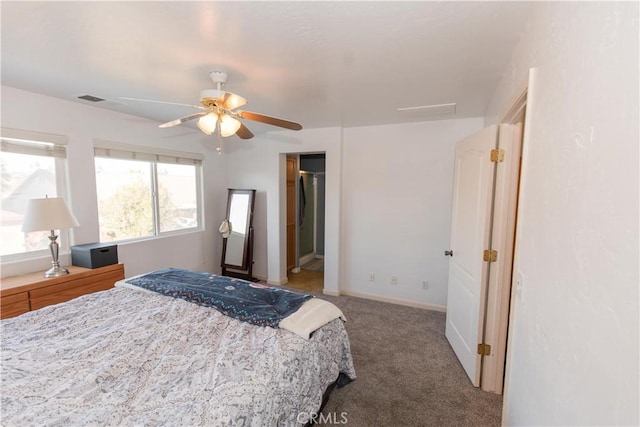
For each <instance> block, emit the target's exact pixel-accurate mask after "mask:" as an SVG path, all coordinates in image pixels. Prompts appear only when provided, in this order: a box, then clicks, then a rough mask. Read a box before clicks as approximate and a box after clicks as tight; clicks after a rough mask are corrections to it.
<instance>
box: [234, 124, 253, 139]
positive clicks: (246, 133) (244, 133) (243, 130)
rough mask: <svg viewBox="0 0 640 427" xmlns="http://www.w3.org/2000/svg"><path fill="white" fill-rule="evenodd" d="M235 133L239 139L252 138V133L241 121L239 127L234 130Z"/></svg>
mask: <svg viewBox="0 0 640 427" xmlns="http://www.w3.org/2000/svg"><path fill="white" fill-rule="evenodd" d="M236 135H238V137H239V138H240V139H251V138H253V133H252V132H251V131H250V130H249V129H248V128H247V127H246V126H245V125H243V124H242V123H240V128H239V129H238V130H237V131H236Z"/></svg>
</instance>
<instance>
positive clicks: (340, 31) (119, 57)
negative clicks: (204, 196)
mask: <svg viewBox="0 0 640 427" xmlns="http://www.w3.org/2000/svg"><path fill="white" fill-rule="evenodd" d="M530 8H531V3H524V2H305V1H301V2H239V1H234V2H9V1H2V2H1V19H2V29H1V36H2V39H1V40H2V64H1V66H2V84H3V85H7V86H12V87H16V88H20V89H24V90H28V91H32V92H38V93H42V94H46V95H50V96H54V97H58V98H62V99H67V100H75V101H77V102H83V103H86V102H85V101H80V100H77V99H76V97H77V96H79V95H85V94H90V95H94V96H98V97H101V98H105V99H107V100H108V102H105V103H102V104H92V105H96V106H102V107H103V108H109V109H112V110H116V111H121V112H125V113H129V114H133V115H137V116H141V117H146V118H150V119H153V120H157V121H158V122H165V121H168V120H172V119H175V118H177V117H181V116H184V115H187V114H191V113H193V112H194V110H191V109H190V108H188V107H180V106H168V105H160V104H152V103H143V102H133V101H124V100H122V99H119V98H120V97H135V98H145V99H152V100H160V101H170V102H177V103H186V104H197V103H198V101H199V93H200V91H201V90H203V89H210V88H213V87H214V85H213V83H212V81H211V80H210V78H209V75H208V73H209V71H211V70H221V71H225V72H227V73H228V75H229V78H228V81H227V84H226V86H225V87H224V88H225V89H226V90H228V91H230V92H234V93H237V94H239V95H241V96H243V97H245V98H247V99H248V101H249V104H248V105H246V106H245V107H243V109H246V110H250V111H256V112H260V113H264V114H268V115H273V116H276V117H283V118H286V119H290V120H294V121H298V122H300V123H302V124H303V126H304V127H306V128H315V127H326V126H344V127H351V126H365V125H376V124H387V123H402V122H410V121H419V120H429V119H440V118H462V117H477V116H482V115H483V114H484V110H485V108H486V106H487V104H488V102H489V101H490V96H491V95H492V94H493V92H494V90H495V88H496V85H497V83H498V82H499V80H500V78H501V76H502V75H503V73H504V72H505V67H506V64H507V62H508V60H509V58H510V56H511V53H512V51H513V48H514V47H515V44H516V43H517V41H518V40H519V38H520V34H521V32H522V30H523V28H524V27H525V23H526V20H527V17H528V14H529V11H530ZM444 103H456V104H457V112H456V114H455V115H447V116H428V115H426V114H417V113H412V114H406V113H404V114H403V113H399V112H398V111H397V108H399V107H412V106H422V105H432V104H444ZM5 108H7V106H5ZM245 124H246V125H247V126H248V127H249V128H250V129H251V130H252V131H253V132H254V133H259V132H262V131H265V130H268V129H271V130H273V129H274V128H271V127H269V126H266V125H262V124H258V123H255V122H245Z"/></svg>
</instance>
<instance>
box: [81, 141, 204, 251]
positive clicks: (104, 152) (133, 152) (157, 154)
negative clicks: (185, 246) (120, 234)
mask: <svg viewBox="0 0 640 427" xmlns="http://www.w3.org/2000/svg"><path fill="white" fill-rule="evenodd" d="M93 147H94V148H93V151H94V154H93V158H94V164H95V159H96V158H103V159H116V160H137V161H141V162H147V163H148V165H149V167H150V175H151V207H152V220H153V234H152V235H150V236H144V237H132V238H127V239H119V240H112V241H109V242H102V240H100V241H101V243H118V244H120V243H133V242H140V241H145V240H153V239H160V238H165V237H170V236H177V235H183V234H189V233H193V232H200V231H203V230H204V194H203V182H202V180H203V171H202V162H203V160H204V156H203V155H202V154H199V153H190V152H185V151H174V150H167V149H163V148H157V147H147V146H138V145H131V144H123V143H119V142H112V141H105V140H100V139H94V141H93ZM158 164H182V165H192V166H193V167H194V170H195V194H196V221H197V225H196V226H194V227H188V228H181V229H178V230H171V231H161V230H160V200H159V197H158V195H159V193H158V189H159V187H158ZM96 182H97V180H96ZM96 195H97V188H96ZM99 217H100V211H99V210H98V218H99ZM98 234H99V235H100V222H99V221H98Z"/></svg>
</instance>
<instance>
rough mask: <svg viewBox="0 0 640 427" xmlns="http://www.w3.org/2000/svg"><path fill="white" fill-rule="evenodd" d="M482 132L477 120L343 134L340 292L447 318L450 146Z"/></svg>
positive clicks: (451, 147)
mask: <svg viewBox="0 0 640 427" xmlns="http://www.w3.org/2000/svg"><path fill="white" fill-rule="evenodd" d="M482 125H483V120H482V119H481V118H476V119H461V120H443V121H432V122H421V123H410V124H404V125H389V126H371V127H360V128H349V129H345V132H344V159H343V165H344V166H343V184H342V188H343V204H342V206H343V223H342V229H343V233H344V249H343V253H344V254H343V257H342V261H343V275H342V277H343V278H344V280H343V282H342V287H341V291H343V292H344V293H348V294H352V295H362V296H366V295H376V296H378V297H384V298H385V299H389V300H396V301H398V302H402V303H405V304H412V305H419V306H426V307H429V308H435V309H441V310H444V308H445V307H446V303H447V278H448V268H449V259H448V258H447V257H445V256H444V251H445V250H447V249H450V248H449V241H450V228H451V200H452V191H453V168H454V151H455V143H456V142H457V141H459V140H461V139H462V138H464V137H466V136H468V135H470V134H472V133H473V132H475V131H477V130H479V129H481V128H482ZM371 273H373V274H375V282H371V281H369V275H370V274H371ZM391 276H396V277H397V283H398V284H397V285H395V286H392V285H390V278H391ZM423 281H427V282H428V286H429V289H428V290H424V289H422V282H423Z"/></svg>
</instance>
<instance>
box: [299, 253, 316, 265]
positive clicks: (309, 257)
mask: <svg viewBox="0 0 640 427" xmlns="http://www.w3.org/2000/svg"><path fill="white" fill-rule="evenodd" d="M315 258H316V254H315V253H313V252H312V253H310V254H306V255H305V256H302V257H300V259H299V260H298V263H299V264H300V265H305V264H306V263H308V262H311V261H313V260H314V259H315Z"/></svg>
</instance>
